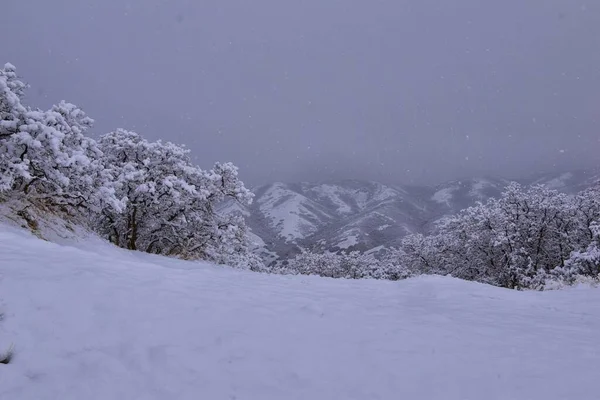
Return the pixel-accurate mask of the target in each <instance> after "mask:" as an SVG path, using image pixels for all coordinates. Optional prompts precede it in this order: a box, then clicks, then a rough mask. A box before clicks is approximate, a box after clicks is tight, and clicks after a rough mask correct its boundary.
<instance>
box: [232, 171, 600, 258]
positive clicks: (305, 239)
mask: <svg viewBox="0 0 600 400" xmlns="http://www.w3.org/2000/svg"><path fill="white" fill-rule="evenodd" d="M513 181H516V182H519V183H521V184H522V185H524V186H530V185H534V184H541V185H545V186H548V187H550V188H552V189H556V190H559V191H562V192H565V193H570V194H572V193H576V192H578V191H580V190H583V189H585V188H586V187H589V186H591V185H592V184H594V183H595V182H597V181H600V170H598V169H593V170H574V171H566V172H562V173H547V174H537V175H533V176H530V177H529V178H525V179H520V180H510V179H505V178H502V177H492V176H486V177H481V178H467V179H456V180H452V181H448V182H444V183H442V184H439V185H435V186H427V185H423V186H420V185H414V184H411V185H401V184H399V185H389V184H383V183H380V182H377V181H367V180H365V181H363V180H358V179H344V180H331V181H321V182H316V183H312V182H306V181H305V182H296V183H284V182H274V183H271V184H267V185H261V186H258V187H256V188H254V189H253V192H254V193H255V199H254V202H253V204H252V205H251V206H249V207H248V208H246V209H240V207H239V206H237V211H239V212H242V213H243V214H244V215H245V216H246V220H247V224H248V226H249V227H250V229H251V231H252V232H253V236H256V237H254V242H255V247H256V251H257V252H258V253H260V254H261V255H262V256H263V257H264V258H265V260H266V261H267V262H272V261H275V260H276V259H278V258H286V257H289V256H293V255H294V254H296V253H298V252H299V251H300V250H301V249H307V250H312V251H332V252H340V251H352V250H359V251H377V249H380V248H384V247H389V246H394V245H397V244H398V243H399V242H400V240H401V239H402V238H403V237H404V236H406V235H408V234H411V233H426V232H428V231H429V230H430V229H431V228H432V227H433V224H434V223H435V221H437V220H439V218H441V217H443V216H445V215H449V214H454V213H457V212H459V211H460V210H462V209H464V208H467V207H469V206H472V205H474V204H475V203H476V202H477V201H486V200H487V199H489V198H492V197H494V198H496V197H498V196H500V195H501V193H502V191H503V190H504V188H505V187H506V186H507V185H508V184H509V183H510V182H513ZM228 208H229V211H231V210H232V209H233V208H235V206H229V207H228ZM373 249H375V250H373Z"/></svg>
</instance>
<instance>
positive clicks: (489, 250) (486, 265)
mask: <svg viewBox="0 0 600 400" xmlns="http://www.w3.org/2000/svg"><path fill="white" fill-rule="evenodd" d="M597 199H598V196H597V192H596V191H594V190H589V191H586V192H583V193H581V194H580V195H579V196H576V197H571V196H567V195H565V194H562V193H559V192H557V191H554V190H550V189H548V188H546V187H543V186H533V187H531V188H528V189H524V188H523V187H521V186H520V185H518V184H516V183H512V184H510V185H509V186H508V187H507V188H506V191H505V192H504V193H503V195H502V196H501V198H499V199H490V200H488V202H487V203H485V204H481V203H480V204H477V205H475V206H473V207H470V208H468V209H465V210H463V211H462V212H460V213H458V214H456V215H453V216H449V217H446V218H444V219H442V220H441V221H439V223H438V224H437V227H436V230H435V232H434V233H433V234H432V235H429V236H423V235H411V236H408V237H406V238H405V239H404V240H403V242H402V246H401V250H402V252H403V254H404V256H403V259H404V263H405V264H406V265H410V266H411V268H416V269H417V270H418V271H420V272H423V273H442V274H450V275H453V276H455V277H458V278H462V279H467V280H475V281H479V282H485V283H490V284H493V285H498V286H502V287H508V288H517V289H521V288H543V287H544V285H545V282H546V281H547V280H548V279H552V277H553V276H555V275H556V272H557V271H559V269H557V268H567V269H569V268H571V267H569V265H571V266H572V265H574V264H573V263H575V259H574V257H575V256H577V257H579V258H577V260H579V261H578V265H580V266H581V265H582V262H583V261H582V260H584V257H587V258H585V259H586V260H590V257H592V256H591V255H593V254H594V251H593V243H592V245H591V246H592V248H591V249H589V250H588V246H589V245H590V241H592V239H593V237H594V236H593V234H592V232H593V228H592V224H593V221H594V219H595V218H598V216H599V215H598V214H599V213H600V203H599V202H598V200H597ZM574 252H575V253H574ZM584 255H585V256H584ZM592 259H593V257H592ZM586 265H588V266H589V265H593V263H592V264H590V263H589V262H588V264H586ZM584 270H585V269H582V268H580V267H578V269H577V271H576V273H577V274H582V273H584V272H583V271H584ZM593 270H594V269H593V267H592V268H591V270H589V268H588V272H585V273H586V274H591V273H593ZM570 271H573V269H572V268H571V269H570Z"/></svg>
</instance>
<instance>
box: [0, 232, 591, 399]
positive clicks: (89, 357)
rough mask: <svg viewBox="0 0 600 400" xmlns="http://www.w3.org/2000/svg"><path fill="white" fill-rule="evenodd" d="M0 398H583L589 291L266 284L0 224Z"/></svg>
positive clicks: (435, 284) (277, 279) (587, 390)
mask: <svg viewBox="0 0 600 400" xmlns="http://www.w3.org/2000/svg"><path fill="white" fill-rule="evenodd" d="M0 276H1V280H0V298H1V300H0V301H1V304H2V311H3V312H4V319H3V321H2V322H0V346H8V345H9V344H10V343H11V342H14V344H15V346H16V356H15V359H14V362H13V363H11V364H9V365H0V399H10V400H40V399H61V400H69V399H74V400H80V399H86V400H94V399H98V400H100V399H101V400H105V399H112V400H118V399H123V400H131V399H144V400H153V399H161V400H163V399H190V400H191V399H194V400H195V399H211V400H221V399H223V400H225V399H227V400H229V399H239V400H242V399H260V400H269V399H273V400H281V399H290V400H292V399H308V400H320V399H323V400H330V399H361V400H365V399H391V400H395V399H413V400H435V399H444V400H458V399H460V400H469V399H471V400H480V399H486V400H505V399H510V400H520V399H523V400H537V399H539V400H554V399H556V400H558V399H578V400H588V399H589V400H592V399H598V398H599V397H600V389H598V385H597V380H598V365H599V363H600V348H599V347H598V340H597V334H598V331H599V330H600V290H596V289H589V288H577V289H570V290H564V291H557V292H544V293H539V292H516V291H507V290H503V289H499V288H494V287H489V286H484V285H481V284H474V283H467V282H462V281H458V280H454V279H449V278H441V277H427V278H418V279H412V280H408V281H403V282H382V281H344V280H330V279H324V278H316V277H282V276H269V275H259V274H253V273H250V272H243V271H235V270H231V269H228V268H225V267H215V266H211V265H206V264H197V263H191V262H182V261H176V260H171V259H165V258H160V257H157V256H150V255H144V254H140V253H134V252H127V251H125V250H119V249H115V248H113V247H111V246H109V245H108V244H105V243H103V242H101V241H99V240H95V241H94V240H91V239H88V240H86V241H83V242H81V243H79V244H77V245H76V246H67V245H62V246H61V245H57V244H53V243H50V242H45V241H42V240H39V239H36V238H34V237H32V236H30V235H28V234H27V233H24V232H22V231H16V230H14V229H13V228H8V227H6V226H5V225H0Z"/></svg>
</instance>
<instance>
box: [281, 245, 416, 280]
mask: <svg viewBox="0 0 600 400" xmlns="http://www.w3.org/2000/svg"><path fill="white" fill-rule="evenodd" d="M398 261H399V260H398V259H396V257H394V256H391V255H390V256H388V257H386V258H384V259H382V260H377V259H375V258H374V257H372V256H371V255H366V254H362V253H360V252H358V251H352V252H350V253H341V254H336V253H312V252H307V251H303V252H302V253H300V254H298V255H296V256H295V257H294V258H291V259H289V260H287V261H286V264H285V265H282V266H279V267H278V268H277V269H276V272H279V273H283V274H299V275H318V276H323V277H327V278H345V279H387V280H398V279H405V278H408V277H410V276H412V274H411V273H410V272H409V271H408V270H406V269H404V268H403V267H402V266H401V265H400V264H398Z"/></svg>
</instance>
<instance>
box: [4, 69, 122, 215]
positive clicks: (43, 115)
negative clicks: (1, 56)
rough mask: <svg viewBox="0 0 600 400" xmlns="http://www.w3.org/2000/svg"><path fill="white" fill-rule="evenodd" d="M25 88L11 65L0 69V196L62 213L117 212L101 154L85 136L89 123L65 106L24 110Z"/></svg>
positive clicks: (71, 105) (88, 119)
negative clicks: (110, 209)
mask: <svg viewBox="0 0 600 400" xmlns="http://www.w3.org/2000/svg"><path fill="white" fill-rule="evenodd" d="M24 89H25V84H23V82H21V81H19V80H18V78H17V75H16V72H15V68H14V66H12V65H10V64H7V65H5V66H4V68H3V69H0V171H1V172H2V173H1V174H0V192H3V193H4V194H5V195H8V196H10V195H25V196H26V198H27V199H28V200H30V201H37V202H40V203H41V204H43V205H44V206H50V207H57V208H60V209H65V208H66V209H68V210H67V211H80V210H82V209H92V210H94V211H99V210H100V209H102V208H106V207H113V208H117V209H118V208H119V207H120V206H121V205H120V203H119V202H118V201H117V199H116V197H115V196H114V190H113V189H112V184H111V182H110V176H109V175H107V174H106V173H105V171H104V169H103V164H102V162H101V158H102V153H101V152H100V150H99V149H98V147H97V145H96V142H95V141H94V140H93V139H91V138H89V137H86V136H85V132H86V130H87V129H89V128H90V127H91V126H92V124H93V120H92V119H90V118H88V117H87V116H86V115H85V113H84V112H83V111H82V110H81V109H79V108H78V107H77V106H75V105H73V104H70V103H66V102H61V103H59V104H58V105H55V106H53V107H52V108H51V109H50V110H47V111H41V110H33V109H31V108H29V107H25V106H24V105H23V104H22V103H21V100H22V97H23V91H24Z"/></svg>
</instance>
